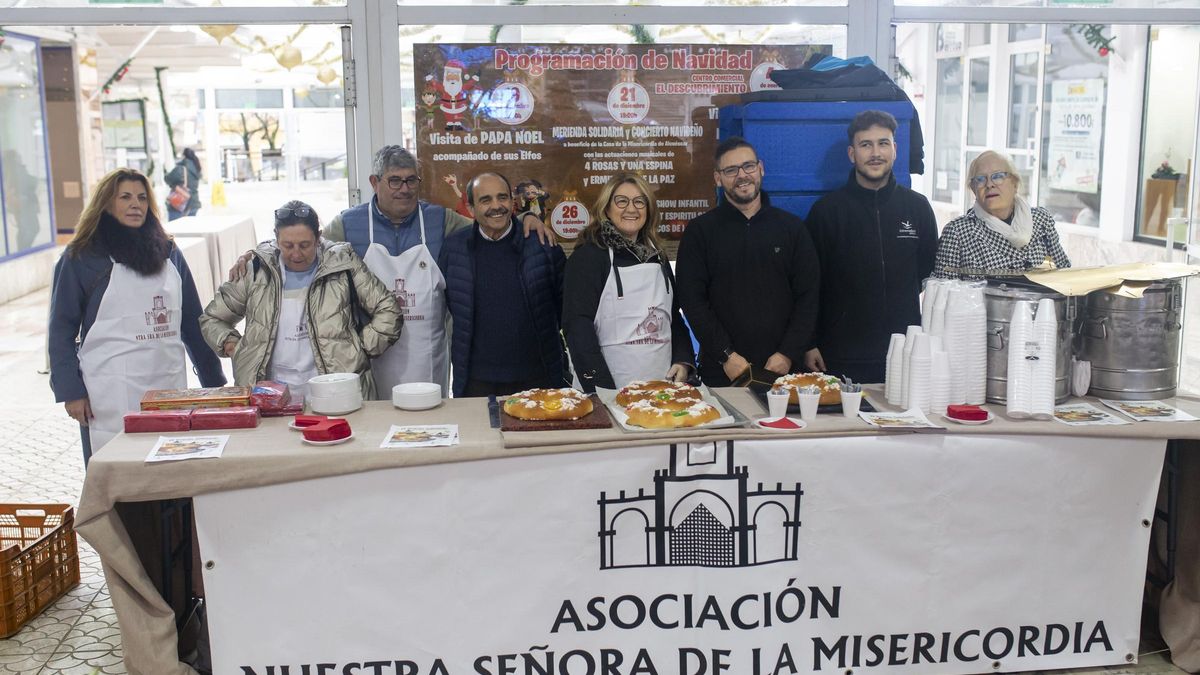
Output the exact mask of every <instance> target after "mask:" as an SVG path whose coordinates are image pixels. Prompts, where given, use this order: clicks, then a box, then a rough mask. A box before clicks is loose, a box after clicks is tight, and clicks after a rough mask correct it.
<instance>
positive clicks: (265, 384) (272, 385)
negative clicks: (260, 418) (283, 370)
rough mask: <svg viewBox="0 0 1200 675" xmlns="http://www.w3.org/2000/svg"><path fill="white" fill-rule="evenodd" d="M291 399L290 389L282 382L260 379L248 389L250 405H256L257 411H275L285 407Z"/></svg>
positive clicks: (264, 412)
mask: <svg viewBox="0 0 1200 675" xmlns="http://www.w3.org/2000/svg"><path fill="white" fill-rule="evenodd" d="M291 401H292V394H291V391H289V390H288V386H287V385H286V384H284V383H282V382H274V381H272V380H260V381H259V382H255V383H254V387H253V388H252V389H251V390H250V405H252V406H256V407H258V409H259V411H260V412H262V413H263V414H266V413H267V411H275V410H279V409H280V408H284V407H287V406H288V404H290V403H291Z"/></svg>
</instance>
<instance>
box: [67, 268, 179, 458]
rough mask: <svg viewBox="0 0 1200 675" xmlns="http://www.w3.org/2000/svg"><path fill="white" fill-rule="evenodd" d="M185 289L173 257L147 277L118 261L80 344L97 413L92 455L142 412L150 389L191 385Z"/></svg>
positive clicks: (82, 366)
mask: <svg viewBox="0 0 1200 675" xmlns="http://www.w3.org/2000/svg"><path fill="white" fill-rule="evenodd" d="M182 288H183V283H182V281H181V280H180V277H179V271H178V270H176V269H175V265H174V264H172V263H171V261H169V260H168V261H166V262H165V263H163V267H162V270H160V271H159V272H158V274H155V275H152V276H148V277H145V276H142V275H140V274H138V273H137V272H135V271H133V269H131V268H129V267H127V266H125V265H122V264H120V263H118V262H113V264H112V275H111V276H110V277H109V280H108V288H106V289H105V290H104V296H103V297H102V298H101V299H100V308H99V309H98V310H97V311H96V321H95V322H94V323H93V324H92V327H91V329H90V330H89V331H88V333H87V337H86V338H85V339H84V341H83V345H82V346H81V347H80V348H79V370H80V372H82V374H83V384H84V386H85V387H86V388H87V391H88V402H89V404H90V405H91V408H92V414H93V415H94V416H95V417H94V419H92V420H90V421H89V423H88V427H89V435H90V436H91V445H92V453H93V454H95V453H96V452H98V451H99V450H100V448H102V447H104V445H105V444H106V443H108V442H109V441H111V440H112V439H113V437H114V436H116V435H117V434H118V433H120V432H121V431H122V430H123V429H124V427H125V420H124V417H125V413H129V412H134V411H136V410H139V409H140V408H141V401H142V395H143V394H145V393H146V392H147V391H149V390H150V389H183V388H185V387H187V373H186V371H185V370H184V368H185V365H184V364H185V363H186V362H185V360H184V354H185V351H184V347H183V340H182V339H181V338H180V335H179V332H180V325H181V323H182V316H183V290H182Z"/></svg>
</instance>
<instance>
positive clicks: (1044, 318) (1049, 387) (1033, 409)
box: [1030, 298, 1058, 420]
mask: <svg viewBox="0 0 1200 675" xmlns="http://www.w3.org/2000/svg"><path fill="white" fill-rule="evenodd" d="M1033 332H1034V335H1035V336H1036V339H1037V342H1038V360H1037V361H1035V362H1033V364H1032V366H1033V367H1032V370H1033V388H1032V396H1031V399H1030V413H1031V414H1032V415H1033V416H1034V417H1035V418H1037V419H1042V420H1048V419H1052V418H1053V417H1054V398H1055V391H1054V390H1055V385H1056V384H1057V377H1058V362H1057V359H1058V315H1057V313H1056V312H1055V306H1054V301H1053V300H1051V299H1050V298H1042V299H1041V300H1038V304H1037V318H1035V319H1034V321H1033Z"/></svg>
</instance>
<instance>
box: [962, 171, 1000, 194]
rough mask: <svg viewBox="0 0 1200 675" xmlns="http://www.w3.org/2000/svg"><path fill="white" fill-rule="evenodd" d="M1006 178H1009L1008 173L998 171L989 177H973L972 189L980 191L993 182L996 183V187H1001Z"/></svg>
mask: <svg viewBox="0 0 1200 675" xmlns="http://www.w3.org/2000/svg"><path fill="white" fill-rule="evenodd" d="M1005 178H1008V172H1007V171H997V172H995V173H991V174H987V175H979V176H971V187H973V188H975V189H976V190H978V189H979V188H981V187H983V186H984V185H987V184H988V182H992V183H995V184H996V185H999V184H1000V183H1003V182H1004V179H1005Z"/></svg>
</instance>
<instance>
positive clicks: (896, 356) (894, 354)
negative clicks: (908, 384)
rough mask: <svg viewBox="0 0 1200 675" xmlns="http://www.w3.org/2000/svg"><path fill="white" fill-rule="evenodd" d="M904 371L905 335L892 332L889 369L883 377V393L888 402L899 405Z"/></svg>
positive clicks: (888, 353) (888, 356)
mask: <svg viewBox="0 0 1200 675" xmlns="http://www.w3.org/2000/svg"><path fill="white" fill-rule="evenodd" d="M903 373H904V335H903V334H901V333H892V337H891V339H890V340H888V351H887V369H886V372H885V374H884V378H883V384H884V386H883V395H884V398H886V399H887V402H888V403H891V404H893V405H898V404H899V402H900V395H899V389H900V378H901V377H902V376H903Z"/></svg>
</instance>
